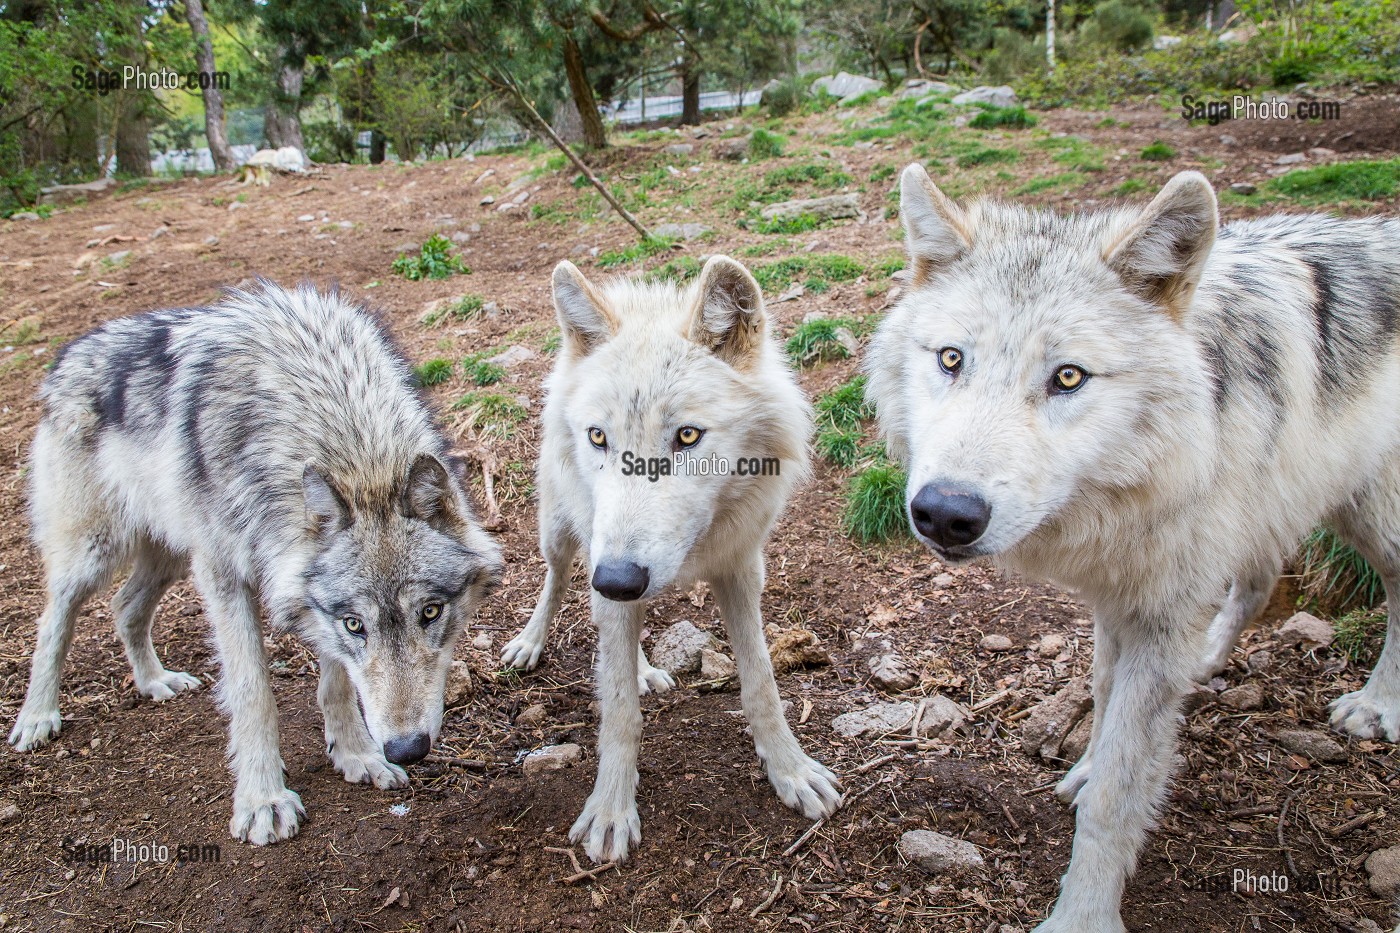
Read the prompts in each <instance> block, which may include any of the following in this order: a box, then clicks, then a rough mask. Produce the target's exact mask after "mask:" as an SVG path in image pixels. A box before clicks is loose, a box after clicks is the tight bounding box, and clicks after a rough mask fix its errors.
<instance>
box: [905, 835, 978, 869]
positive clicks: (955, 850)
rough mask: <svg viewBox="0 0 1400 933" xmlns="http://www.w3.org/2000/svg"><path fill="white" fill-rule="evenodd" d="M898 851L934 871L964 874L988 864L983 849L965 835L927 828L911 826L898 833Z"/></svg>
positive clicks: (913, 861) (922, 866) (910, 860)
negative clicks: (948, 833)
mask: <svg viewBox="0 0 1400 933" xmlns="http://www.w3.org/2000/svg"><path fill="white" fill-rule="evenodd" d="M899 854H900V855H901V856H903V857H904V858H905V860H907V861H909V862H912V863H913V864H915V865H918V866H919V867H920V868H922V869H923V870H924V871H926V872H929V873H930V874H935V875H965V874H969V873H973V872H979V871H982V870H983V869H984V868H986V867H987V864H986V862H984V861H983V860H982V853H981V852H979V851H977V847H976V846H975V845H973V844H972V843H970V842H968V841H967V840H966V839H956V838H954V837H952V836H945V835H943V834H942V833H935V832H931V831H930V830H927V829H911V830H910V831H909V832H907V833H905V834H904V835H903V836H900V837H899Z"/></svg>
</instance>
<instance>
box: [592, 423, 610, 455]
mask: <svg viewBox="0 0 1400 933" xmlns="http://www.w3.org/2000/svg"><path fill="white" fill-rule="evenodd" d="M588 443H590V444H592V445H593V446H594V447H597V448H598V449H599V450H602V449H603V448H604V447H606V446H608V436H607V435H606V434H604V433H603V429H602V428H589V429H588Z"/></svg>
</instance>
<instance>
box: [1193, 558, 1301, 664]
mask: <svg viewBox="0 0 1400 933" xmlns="http://www.w3.org/2000/svg"><path fill="white" fill-rule="evenodd" d="M1282 572H1283V562H1282V561H1281V560H1279V559H1278V558H1277V557H1269V558H1260V560H1259V562H1258V563H1257V564H1255V565H1254V567H1252V568H1250V570H1249V571H1247V572H1245V573H1242V574H1241V575H1240V576H1238V577H1236V578H1235V580H1234V582H1233V583H1231V584H1230V595H1229V596H1227V597H1225V604H1224V605H1223V606H1221V607H1220V611H1219V612H1218V613H1216V615H1215V620H1214V621H1213V622H1211V624H1210V631H1209V633H1208V634H1207V636H1206V639H1207V645H1206V656H1205V660H1204V661H1203V662H1202V665H1201V672H1200V674H1199V675H1197V679H1198V680H1199V681H1201V682H1202V683H1205V682H1206V681H1208V680H1210V679H1211V678H1212V677H1214V676H1215V675H1216V674H1219V673H1220V672H1221V671H1223V670H1225V667H1226V665H1228V664H1229V663H1230V653H1231V652H1232V651H1234V650H1235V645H1236V644H1238V643H1239V640H1240V633H1241V632H1243V631H1244V627H1245V626H1246V625H1248V624H1249V623H1250V622H1253V621H1254V619H1255V618H1257V617H1258V615H1259V613H1261V612H1263V611H1264V607H1265V606H1266V605H1267V604H1268V602H1269V597H1270V596H1271V595H1273V592H1274V584H1276V583H1277V582H1278V578H1279V574H1281V573H1282Z"/></svg>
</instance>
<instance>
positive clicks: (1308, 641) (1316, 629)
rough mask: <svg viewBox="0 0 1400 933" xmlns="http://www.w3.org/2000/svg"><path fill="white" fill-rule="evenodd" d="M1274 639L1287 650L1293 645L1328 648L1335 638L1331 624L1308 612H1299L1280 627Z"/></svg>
mask: <svg viewBox="0 0 1400 933" xmlns="http://www.w3.org/2000/svg"><path fill="white" fill-rule="evenodd" d="M1274 637H1275V638H1276V639H1278V643H1279V644H1280V645H1282V646H1283V647H1285V648H1287V647H1290V646H1292V645H1302V646H1303V647H1304V648H1312V647H1320V648H1326V647H1327V646H1328V645H1330V644H1332V639H1333V638H1334V637H1335V636H1334V633H1333V631H1332V625H1331V623H1330V622H1324V621H1323V620H1322V619H1319V618H1318V617H1317V616H1315V615H1311V614H1309V613H1306V612H1299V613H1295V614H1294V615H1293V616H1292V617H1291V618H1289V620H1288V621H1287V622H1285V623H1283V624H1282V625H1280V626H1279V629H1278V631H1277V632H1275V633H1274Z"/></svg>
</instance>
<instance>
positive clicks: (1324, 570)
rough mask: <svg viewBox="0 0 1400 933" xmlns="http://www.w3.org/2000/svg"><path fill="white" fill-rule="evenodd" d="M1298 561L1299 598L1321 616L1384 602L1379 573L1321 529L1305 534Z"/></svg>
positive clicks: (1350, 548) (1346, 545)
mask: <svg viewBox="0 0 1400 933" xmlns="http://www.w3.org/2000/svg"><path fill="white" fill-rule="evenodd" d="M1298 559H1299V564H1300V571H1299V580H1300V586H1301V588H1302V591H1303V597H1304V598H1305V599H1306V600H1307V601H1308V602H1309V603H1310V604H1311V605H1312V606H1313V607H1315V608H1316V609H1317V610H1318V611H1319V612H1321V613H1323V614H1326V615H1332V614H1336V613H1341V612H1347V611H1350V610H1352V609H1372V608H1375V607H1376V606H1378V605H1380V603H1381V600H1383V599H1385V584H1384V583H1383V582H1382V580H1381V578H1380V574H1378V573H1376V571H1375V570H1374V569H1373V568H1372V567H1371V565H1370V564H1368V563H1367V562H1366V559H1365V558H1364V557H1362V556H1361V555H1360V554H1358V553H1357V552H1356V550H1355V549H1354V548H1353V547H1351V546H1350V545H1349V544H1347V543H1346V542H1344V541H1342V540H1341V539H1340V538H1338V537H1337V536H1336V535H1334V534H1332V532H1330V531H1328V530H1326V529H1325V528H1319V529H1316V530H1315V531H1313V533H1312V534H1310V535H1308V537H1307V540H1305V541H1304V542H1303V547H1302V549H1301V550H1300V551H1299V555H1298Z"/></svg>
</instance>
